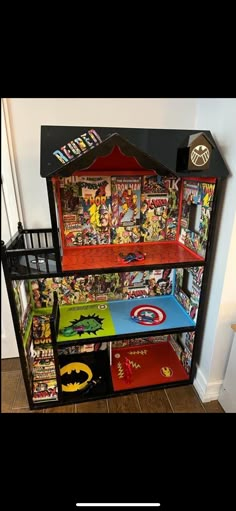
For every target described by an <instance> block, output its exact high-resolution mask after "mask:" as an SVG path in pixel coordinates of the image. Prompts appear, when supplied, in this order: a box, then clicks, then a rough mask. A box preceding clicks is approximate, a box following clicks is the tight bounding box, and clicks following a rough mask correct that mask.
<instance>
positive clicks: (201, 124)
mask: <svg viewBox="0 0 236 511" xmlns="http://www.w3.org/2000/svg"><path fill="white" fill-rule="evenodd" d="M195 128H196V129H199V130H201V129H205V130H207V129H209V130H210V131H211V133H212V135H213V137H214V139H215V140H216V142H217V145H218V146H219V148H220V150H221V154H222V156H223V157H224V158H225V161H226V162H227V165H228V167H229V170H230V172H231V176H230V177H229V178H228V179H227V185H226V193H225V199H224V202H223V208H222V215H221V221H220V227H219V231H218V241H217V251H216V257H215V263H214V271H213V275H212V282H211V290H210V299H209V303H208V309H207V317H206V322H205V329H204V336H203V346H202V352H201V358H200V364H199V371H198V373H197V380H196V382H195V386H196V388H197V390H198V392H199V394H200V396H201V397H202V398H203V399H204V400H205V401H208V400H211V399H217V398H218V395H219V389H220V386H221V384H222V381H223V379H224V374H225V369H226V364H227V361H228V357H229V351H230V348H231V344H232V339H233V331H232V330H231V328H230V325H231V324H232V323H235V322H236V138H235V137H236V99H201V100H199V101H198V105H197V116H196V124H195ZM235 369H236V368H235Z"/></svg>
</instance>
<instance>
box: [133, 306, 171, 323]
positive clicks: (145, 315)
mask: <svg viewBox="0 0 236 511" xmlns="http://www.w3.org/2000/svg"><path fill="white" fill-rule="evenodd" d="M130 316H131V318H132V319H134V321H136V323H139V325H144V326H156V325H160V324H161V323H163V321H165V319H166V313H165V312H164V311H163V310H162V309H160V308H159V307H155V305H137V307H134V308H133V309H132V310H131V312H130Z"/></svg>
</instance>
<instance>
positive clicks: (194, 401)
mask: <svg viewBox="0 0 236 511" xmlns="http://www.w3.org/2000/svg"><path fill="white" fill-rule="evenodd" d="M1 374H2V390H1V394H2V396H1V412H2V413H59V412H62V413H125V412H128V413H224V410H223V409H222V407H221V406H220V404H219V403H218V401H211V402H210V403H202V402H201V401H200V399H199V397H198V394H197V392H196V391H195V389H194V387H193V385H189V386H186V387H173V388H169V389H164V390H155V391H150V392H143V393H137V394H129V395H127V396H119V397H114V398H110V399H101V400H99V401H90V402H87V403H80V404H75V405H67V406H58V407H55V408H45V409H42V410H39V411H38V410H37V411H35V410H34V411H31V410H30V409H29V407H28V402H27V397H26V392H25V387H24V382H23V378H22V373H21V367H20V361H19V359H18V358H12V359H4V360H2V361H1Z"/></svg>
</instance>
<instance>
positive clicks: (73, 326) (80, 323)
mask: <svg viewBox="0 0 236 511" xmlns="http://www.w3.org/2000/svg"><path fill="white" fill-rule="evenodd" d="M103 321H104V318H100V317H99V316H98V315H97V314H92V315H90V314H89V315H87V316H85V315H83V314H81V316H80V318H79V319H74V320H73V321H71V322H70V325H68V326H66V327H64V328H63V329H62V330H61V334H62V335H65V337H71V336H72V335H82V334H83V333H85V332H86V333H88V334H91V333H93V334H94V335H96V334H97V331H98V330H100V329H102V322H103Z"/></svg>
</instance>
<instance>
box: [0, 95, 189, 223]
mask: <svg viewBox="0 0 236 511" xmlns="http://www.w3.org/2000/svg"><path fill="white" fill-rule="evenodd" d="M7 104H8V111H9V117H10V122H11V129H12V139H13V145H14V152H15V161H16V168H17V173H18V181H19V187H20V193H21V198H22V208H23V215H24V227H28V228H30V227H31V228H36V227H50V215H49V206H48V199H47V190H46V182H45V179H43V178H41V177H40V126H41V125H59V126H89V127H95V126H111V127H112V126H114V127H116V126H117V127H131V128H135V127H136V128H140V127H141V128H169V129H171V128H173V129H193V126H194V119H195V108H196V100H195V99H182V98H181V99H174V98H171V99H132V98H131V99H95V98H92V99H87V98H86V99H78V98H75V99H53V98H52V99H40V98H38V99H33V98H32V99H31V98H30V99H27V98H26V99H25V98H24V99H19V98H16V99H14V98H11V99H8V100H7Z"/></svg>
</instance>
